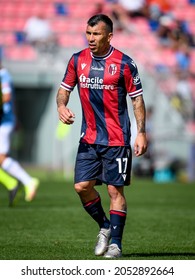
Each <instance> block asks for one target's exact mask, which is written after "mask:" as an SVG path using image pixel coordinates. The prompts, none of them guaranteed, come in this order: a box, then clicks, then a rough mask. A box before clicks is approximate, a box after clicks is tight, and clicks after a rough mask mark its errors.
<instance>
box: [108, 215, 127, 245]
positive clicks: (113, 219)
mask: <svg viewBox="0 0 195 280" xmlns="http://www.w3.org/2000/svg"><path fill="white" fill-rule="evenodd" d="M126 215H127V213H126V211H119V210H110V224H111V237H112V239H111V244H113V243H114V244H117V245H118V247H119V249H122V236H123V229H124V226H125V221H126Z"/></svg>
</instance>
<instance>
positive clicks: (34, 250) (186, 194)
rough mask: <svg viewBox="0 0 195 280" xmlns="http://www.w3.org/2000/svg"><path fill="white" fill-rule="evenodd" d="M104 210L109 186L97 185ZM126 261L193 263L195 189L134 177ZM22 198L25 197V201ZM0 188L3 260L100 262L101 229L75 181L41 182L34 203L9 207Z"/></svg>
mask: <svg viewBox="0 0 195 280" xmlns="http://www.w3.org/2000/svg"><path fill="white" fill-rule="evenodd" d="M98 191H99V192H100V193H101V195H102V202H103V205H104V206H105V211H106V212H108V210H109V199H108V196H107V193H106V186H101V187H98ZM125 192H126V197H127V202H128V216H127V221H126V227H125V231H124V238H123V259H126V260H127V259H132V260H133V259H134V260H136V259H142V260H147V259H148V260H151V259H152V260H153V259H154V260H155V259H166V260H173V259H175V260H189V259H193V260H194V259H195V186H194V184H190V183H188V184H187V183H167V184H155V183H154V182H152V181H150V180H138V179H137V178H134V179H133V183H132V186H131V187H126V190H125ZM22 198H23V197H22ZM7 205H8V195H7V191H6V190H5V189H4V188H3V186H0V259H1V260H75V259H78V260H79V259H83V260H84V259H92V260H93V259H102V258H101V257H95V256H94V254H93V250H94V244H95V242H96V236H97V232H98V227H97V225H96V223H95V222H94V221H93V220H91V218H90V217H89V216H88V215H87V213H86V212H85V211H84V210H83V209H82V207H81V204H80V200H79V198H78V196H77V194H76V193H75V192H74V190H73V183H72V182H66V181H63V180H61V181H60V180H54V179H52V178H49V179H48V180H45V179H44V180H42V181H41V186H40V189H39V192H38V195H37V197H36V199H35V200H34V201H33V202H32V203H27V202H25V201H24V200H23V199H21V200H19V201H18V204H17V205H16V206H15V207H12V208H10V207H8V206H7Z"/></svg>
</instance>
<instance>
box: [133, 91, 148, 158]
mask: <svg viewBox="0 0 195 280" xmlns="http://www.w3.org/2000/svg"><path fill="white" fill-rule="evenodd" d="M132 104H133V112H134V116H135V119H136V123H137V136H136V139H135V143H134V153H135V155H136V156H137V157H138V156H141V155H143V154H144V153H145V152H146V150H147V139H146V130H145V122H146V108H145V104H144V100H143V96H142V95H139V96H137V97H135V98H132Z"/></svg>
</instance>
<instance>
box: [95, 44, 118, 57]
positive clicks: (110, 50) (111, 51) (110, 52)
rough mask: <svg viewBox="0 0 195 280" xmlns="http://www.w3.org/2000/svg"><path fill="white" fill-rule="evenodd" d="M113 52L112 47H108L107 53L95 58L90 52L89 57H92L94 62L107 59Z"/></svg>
mask: <svg viewBox="0 0 195 280" xmlns="http://www.w3.org/2000/svg"><path fill="white" fill-rule="evenodd" d="M113 51H114V47H113V46H110V49H109V51H108V52H107V54H105V55H102V56H96V55H94V54H93V53H92V52H91V56H92V58H94V59H96V60H102V59H106V58H108V57H109V56H110V55H111V54H112V53H113Z"/></svg>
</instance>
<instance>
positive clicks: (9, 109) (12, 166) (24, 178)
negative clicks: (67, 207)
mask: <svg viewBox="0 0 195 280" xmlns="http://www.w3.org/2000/svg"><path fill="white" fill-rule="evenodd" d="M0 81H1V92H2V109H3V111H2V118H1V125H0V167H1V168H2V170H3V171H2V170H1V171H0V182H1V183H3V184H4V185H5V187H6V188H7V189H8V191H9V204H10V205H13V203H14V199H15V197H16V194H17V191H18V189H19V182H21V183H22V184H23V185H24V190H25V200H26V201H31V200H33V198H34V197H35V195H36V192H37V188H38V186H39V180H38V179H36V178H32V177H31V176H30V175H29V174H28V173H27V172H26V171H25V170H24V169H23V168H22V167H21V165H20V164H19V163H18V162H17V161H16V160H14V159H13V158H12V157H10V155H9V152H10V145H11V134H12V132H13V130H14V128H15V123H16V117H15V113H14V89H13V83H12V78H11V76H10V74H9V72H8V71H7V69H5V68H4V67H3V66H2V63H1V61H0ZM4 171H5V172H6V173H7V176H6V174H5V173H4ZM9 175H10V176H12V177H13V178H15V179H17V185H16V180H14V179H13V178H12V177H10V176H9Z"/></svg>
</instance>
